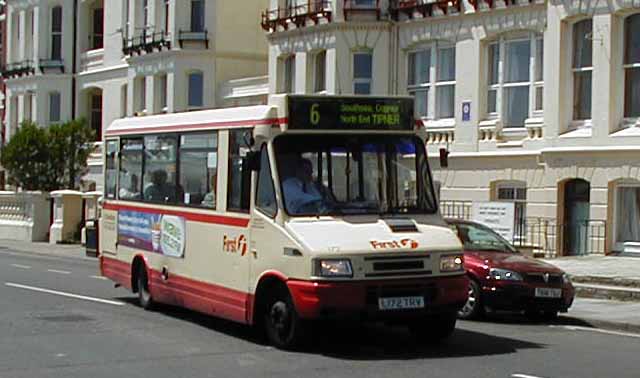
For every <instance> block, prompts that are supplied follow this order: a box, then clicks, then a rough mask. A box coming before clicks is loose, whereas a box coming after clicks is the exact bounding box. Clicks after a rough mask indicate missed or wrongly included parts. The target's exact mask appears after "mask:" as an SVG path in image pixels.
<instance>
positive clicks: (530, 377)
mask: <svg viewBox="0 0 640 378" xmlns="http://www.w3.org/2000/svg"><path fill="white" fill-rule="evenodd" d="M511 376H512V377H513V378H542V377H538V376H537V375H528V374H520V373H516V374H511Z"/></svg>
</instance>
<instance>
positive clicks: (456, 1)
mask: <svg viewBox="0 0 640 378" xmlns="http://www.w3.org/2000/svg"><path fill="white" fill-rule="evenodd" d="M475 1H480V0H475ZM489 1H493V0H489ZM507 1H515V0H507ZM436 9H440V10H441V11H442V13H444V14H449V11H450V10H451V9H456V10H457V11H458V12H460V11H461V9H462V1H461V0H391V2H390V3H389V12H390V13H391V16H392V17H393V18H394V19H395V20H397V19H398V18H399V17H400V15H401V14H405V15H406V16H407V17H408V18H413V17H414V16H415V15H416V14H421V15H422V17H432V16H433V12H434V10H436Z"/></svg>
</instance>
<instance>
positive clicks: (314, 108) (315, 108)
mask: <svg viewBox="0 0 640 378" xmlns="http://www.w3.org/2000/svg"><path fill="white" fill-rule="evenodd" d="M319 108H320V104H313V105H311V124H312V125H314V126H317V125H318V123H320V111H319Z"/></svg>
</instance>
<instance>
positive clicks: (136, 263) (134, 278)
mask: <svg viewBox="0 0 640 378" xmlns="http://www.w3.org/2000/svg"><path fill="white" fill-rule="evenodd" d="M141 266H142V267H144V269H145V271H146V272H147V279H149V277H150V276H149V264H148V262H147V258H146V257H145V256H144V255H143V254H137V255H135V256H134V258H133V261H132V262H131V291H133V292H134V293H137V292H138V271H139V269H140V267H141Z"/></svg>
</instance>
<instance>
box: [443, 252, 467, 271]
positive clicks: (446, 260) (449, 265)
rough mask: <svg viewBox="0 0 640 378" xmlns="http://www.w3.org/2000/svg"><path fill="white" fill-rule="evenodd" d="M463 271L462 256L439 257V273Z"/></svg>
mask: <svg viewBox="0 0 640 378" xmlns="http://www.w3.org/2000/svg"><path fill="white" fill-rule="evenodd" d="M463 270H464V255H444V256H440V272H442V273H447V272H459V271H463Z"/></svg>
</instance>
